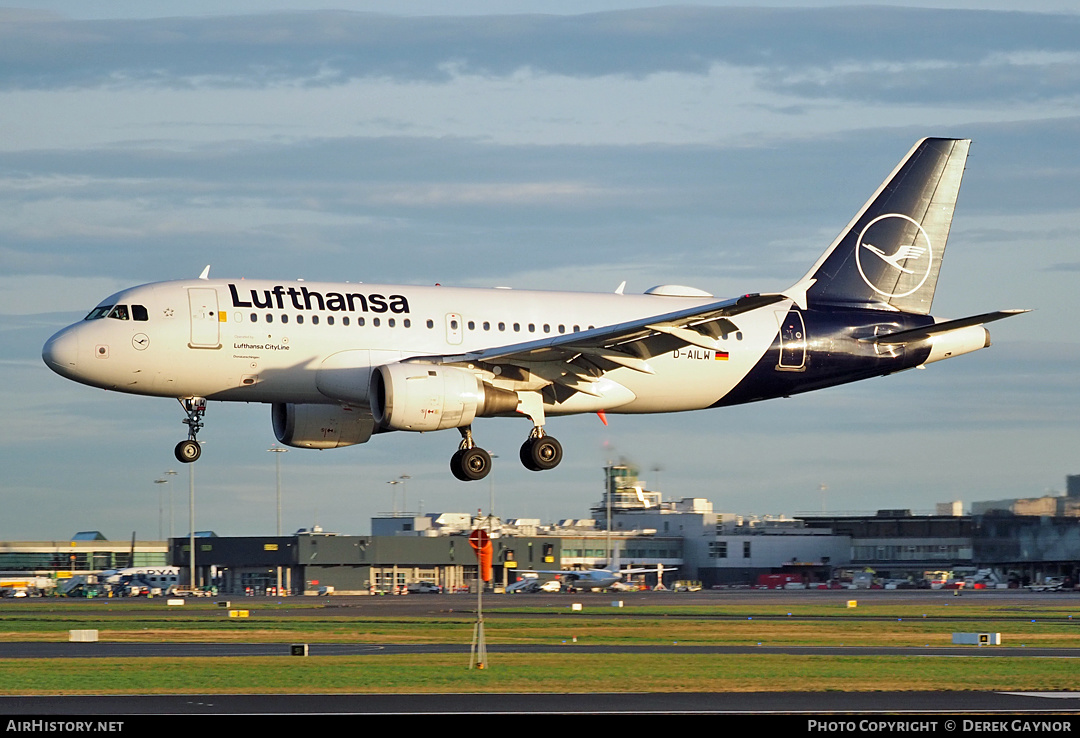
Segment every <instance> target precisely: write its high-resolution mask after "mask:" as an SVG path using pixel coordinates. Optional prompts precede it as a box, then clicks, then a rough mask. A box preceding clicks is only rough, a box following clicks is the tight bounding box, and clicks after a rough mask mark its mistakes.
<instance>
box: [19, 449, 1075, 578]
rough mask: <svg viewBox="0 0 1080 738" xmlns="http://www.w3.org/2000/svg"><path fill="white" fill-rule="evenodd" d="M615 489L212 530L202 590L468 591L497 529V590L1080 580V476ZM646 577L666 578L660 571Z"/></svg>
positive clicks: (94, 543)
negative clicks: (966, 504) (830, 508)
mask: <svg viewBox="0 0 1080 738" xmlns="http://www.w3.org/2000/svg"><path fill="white" fill-rule="evenodd" d="M605 480H606V484H605V492H604V496H603V498H602V500H601V502H600V503H599V504H598V505H597V506H596V507H594V508H593V510H592V512H593V514H594V518H592V519H586V520H564V521H560V523H558V524H555V525H541V524H540V521H538V520H522V519H517V520H506V521H502V520H499V519H494V520H486V519H483V518H474V517H472V516H469V515H467V514H462V513H448V514H429V515H411V514H405V513H398V514H394V515H391V516H387V517H381V518H375V519H373V520H372V533H373V535H370V536H349V535H337V534H331V533H326V532H323V531H320V530H317V529H316V530H311V531H298V532H297V534H295V535H291V536H267V537H217V536H214V535H213V534H199V535H198V537H197V538H196V568H197V573H198V575H199V576H198V581H199V582H207V581H211V580H213V581H214V582H215V583H216V584H217V585H218V586H219V589H220V591H222V592H223V593H231V594H244V593H250V594H262V593H267V592H269V591H274V590H276V588H277V587H278V586H280V587H281V591H282V592H289V593H294V594H318V593H323V592H328V591H333V592H336V593H342V594H343V593H354V592H355V593H370V592H372V591H390V590H392V589H394V588H395V587H399V586H401V585H407V584H409V583H413V582H419V581H428V582H433V583H437V584H439V585H441V586H442V587H444V589H445V590H446V591H454V590H456V589H461V588H464V587H467V586H469V585H470V583H471V582H472V581H473V580H474V579H475V576H476V575H475V571H476V562H475V558H474V556H473V553H472V550H471V548H470V547H469V545H468V540H467V536H468V533H469V532H470V531H471V530H472V529H473V528H475V527H490V528H491V529H492V533H493V543H494V554H495V556H494V565H495V584H496V586H501V585H504V584H506V583H508V582H512V581H514V580H515V579H516V578H517V576H518V574H517V572H519V571H521V570H527V569H544V570H555V569H569V568H583V569H584V568H591V567H594V566H605V565H609V564H610V563H611V560H612V559H614V558H615V556H617V557H618V559H619V561H620V564H621V565H622V566H623V567H627V566H630V565H633V566H638V567H656V566H657V565H662V566H663V570H664V574H663V580H664V583H665V584H667V585H668V586H670V585H671V584H672V582H674V581H675V580H678V579H682V580H687V579H689V580H699V581H701V582H702V584H703V585H704V586H706V587H709V586H725V585H728V586H739V585H748V584H753V583H754V582H755V581H756V580H757V578H758V576H759V575H761V574H786V575H789V576H790V577H792V578H794V579H795V580H796V581H798V582H802V583H805V584H808V585H813V584H815V583H823V582H828V581H830V580H831V579H833V578H835V577H836V576H837V575H838V573H839V572H842V571H845V570H846V571H854V570H858V571H862V570H865V569H872V570H873V571H874V572H875V573H876V576H877V577H878V578H880V579H890V578H891V579H894V580H902V579H906V578H908V577H912V578H919V577H921V576H922V575H923V574H924V573H925V572H927V571H952V572H955V573H956V574H957V575H963V574H966V573H974V572H976V571H977V570H979V569H990V570H994V571H995V572H996V573H997V581H998V582H999V583H1001V584H1002V585H1006V584H1012V585H1013V586H1017V585H1020V584H1026V583H1029V582H1040V581H1042V580H1043V579H1044V578H1045V577H1049V576H1061V577H1066V578H1070V579H1071V580H1072V581H1073V582H1076V581H1077V580H1078V574H1080V572H1078V568H1080V475H1078V476H1071V477H1069V478H1068V479H1067V492H1066V493H1065V494H1064V495H1048V496H1044V497H1040V498H1033V499H1014V500H997V501H992V502H984V503H979V502H976V503H974V504H973V505H972V509H973V510H974V511H975V514H974V515H963V514H960V513H961V511H960V505H959V504H958V503H949V504H947V505H944V506H939V510H938V511H937V514H934V515H913V514H911V513H910V512H909V511H907V510H881V511H878V513H877V514H875V515H824V514H816V515H802V516H800V517H799V518H798V519H789V518H744V517H740V516H736V515H732V514H729V513H714V512H713V511H712V505H711V503H709V502H708V501H707V500H704V499H702V498H686V499H683V500H679V501H675V502H664V501H662V499H661V495H660V493H658V492H652V491H648V490H646V488H645V483H644V482H642V481H639V480H638V477H637V470H636V469H634V468H633V467H632V466H631V465H629V464H626V463H619V464H611V465H609V466H608V467H607V468H606V469H605ZM608 501H610V502H611V514H610V521H611V525H610V531H608V530H607V529H606V528H607V521H608V519H609V518H608V507H607V505H608ZM188 546H189V539H188V538H174V539H171V540H170V541H162V542H133V543H131V544H129V543H127V542H109V541H106V540H104V538H103V537H102V536H100V534H96V535H95V534H89V535H87V534H80V535H78V536H76V538H75V539H73V540H71V541H39V542H22V543H19V542H0V572H10V573H13V574H14V573H24V574H25V573H28V572H33V573H35V574H39V575H44V576H53V577H55V576H56V575H57V573H58V572H59V573H61V574H64V573H67V572H71V573H76V574H79V573H91V572H94V571H101V570H104V569H110V568H121V567H124V566H132V565H134V566H155V565H156V566H161V565H165V564H173V565H176V566H181V567H186V566H187V563H188V550H189V549H188ZM605 551H610V552H611V553H610V554H606V553H605ZM279 571H280V576H281V580H280V585H279V584H278V581H279V580H278V575H279ZM642 578H643V579H644V583H646V584H649V585H655V584H656V578H657V577H656V574H655V573H651V574H647V575H644V576H643V577H642ZM272 588H273V589H272Z"/></svg>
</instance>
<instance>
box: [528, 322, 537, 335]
mask: <svg viewBox="0 0 1080 738" xmlns="http://www.w3.org/2000/svg"><path fill="white" fill-rule="evenodd" d="M529 333H536V324H535V323H529Z"/></svg>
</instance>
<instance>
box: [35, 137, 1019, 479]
mask: <svg viewBox="0 0 1080 738" xmlns="http://www.w3.org/2000/svg"><path fill="white" fill-rule="evenodd" d="M969 144H970V141H968V140H957V139H942V138H926V139H923V140H921V141H919V142H918V143H916V144H915V146H914V147H913V148H912V149H911V151H910V152H909V153H908V154H907V156H905V157H904V158H903V160H902V161H901V162H900V164H899V165H898V166H897V167H896V169H895V170H894V171H893V172H892V174H890V175H889V177H888V178H887V179H886V180H885V182H884V183H882V185H881V187H880V188H879V189H878V190H877V192H875V193H874V195H873V196H872V197H871V198H870V199H869V200H868V201H867V202H866V204H865V205H863V207H862V209H861V210H859V212H858V213H857V214H856V215H855V217H854V218H853V219H852V220H851V222H850V223H848V225H847V227H846V228H844V229H843V231H841V233H840V235H839V236H838V237H837V238H836V240H835V241H833V243H832V245H830V246H829V248H828V249H827V250H826V251H825V253H824V254H822V256H821V257H820V258H819V259H818V260H817V262H816V263H815V264H814V265H813V266H812V267H811V268H810V271H809V272H807V274H806V275H805V276H804V277H803V278H802V279H800V280H798V281H797V282H796V283H795V284H794V285H793V286H792V287H790V288H789V289H787V290H785V291H783V292H779V293H765V294H762V293H751V294H745V295H742V296H741V297H737V298H734V299H729V300H718V299H716V298H715V297H713V296H712V295H710V294H709V293H707V292H703V291H702V290H699V289H695V288H692V287H684V286H681V285H660V286H657V287H653V288H651V289H649V290H647V291H646V292H645V293H644V294H642V295H626V294H623V288H622V286H620V287H619V289H618V290H616V291H615V292H614V293H580V292H542V291H525V290H511V289H489V290H483V289H461V288H451V287H441V286H438V285H436V286H431V287H425V286H414V285H378V284H364V283H349V282H344V283H309V282H304V281H295V282H285V281H264V280H239V279H223V280H211V279H210V278H209V269H210V268H209V267H207V268H206V269H205V270H204V271H203V273H202V275H201V276H200V277H199V278H198V279H189V280H177V281H172V282H158V283H154V284H147V285H143V286H140V287H133V288H131V289H126V290H123V291H121V292H118V293H116V294H114V295H111V296H109V297H107V298H105V299H104V300H102V301H101V303H100V304H99V305H98V306H97V307H95V308H94V309H93V310H91V311H90V313H89V315H87V316H86V318H85V319H84V320H82V321H80V322H79V323H76V324H74V325H71V326H69V327H67V328H65V329H63V330H61V331H60V332H58V333H57V334H56V335H54V336H53V337H52V338H50V339H49V340H48V342H47V343H46V344H45V346H44V348H43V350H42V357H43V359H44V361H45V363H46V364H47V365H48V366H49V368H50V369H52V370H53V371H55V372H56V373H58V374H60V375H62V376H64V377H67V378H69V379H72V380H75V381H77V382H82V383H83V384H88V385H91V386H94V387H100V388H103V389H107V390H114V391H118V392H128V393H133V394H141V395H152V396H157V397H173V398H176V399H178V400H179V401H180V403H181V405H182V407H183V409H184V412H185V413H186V418H185V419H184V421H183V422H184V423H185V424H186V425H187V427H188V434H187V435H188V437H187V439H186V440H183V441H181V442H180V443H178V444H177V446H176V449H175V454H176V457H177V459H179V460H180V461H182V462H192V461H195V460H196V459H198V458H199V456H200V454H201V453H202V450H201V446H200V445H199V441H198V438H197V436H198V433H199V431H200V430H201V429H202V428H203V419H204V416H205V413H206V407H207V401H208V400H216V401H223V402H261V403H267V404H270V405H271V408H272V410H271V417H272V423H273V428H274V433H275V435H276V436H277V439H278V441H280V442H281V443H283V444H286V445H289V446H296V447H301V448H315V449H328V448H337V447H340V446H351V445H354V444H360V443H366V442H367V441H368V440H369V439H370V438H371V436H372V435H373V434H377V433H384V432H389V431H414V432H426V431H435V430H443V429H450V428H456V429H457V430H458V431H459V432H460V434H461V441H460V443H459V444H458V446H457V450H456V452H455V453H454V454H453V457H452V458H451V461H450V468H451V471H452V472H453V474H454V476H456V477H457V478H458V479H461V480H464V481H468V480H476V479H482V478H483V477H485V476H486V475H487V474H488V472H489V471H490V470H491V456H490V454H489V453H488V452H487V451H485V450H484V449H483V448H481V447H480V446H478V445H477V443H476V441H475V439H474V435H473V422H474V421H475V419H476V418H487V417H495V416H504V417H518V418H526V419H528V420H529V421H531V430H530V431H529V433H528V437H527V438H526V440H525V442H524V443H523V444H522V446H521V448H520V451H519V458H520V460H521V463H522V464H523V465H524V466H525V467H526V468H528V469H531V470H533V471H541V470H545V469H552V468H554V467H555V466H557V465H558V464H559V462H560V461H561V460H562V456H563V450H562V446H561V445H560V444H559V442H558V441H557V440H556V439H555V438H553V437H552V436H550V435H548V433H547V430H546V423H547V418H548V417H549V416H557V415H567V414H573V413H591V412H596V413H600V414H601V417H602V418H604V417H605V414H615V413H627V414H631V413H666V412H678V411H687V410H701V409H704V408H713V407H722V406H727V405H736V404H740V403H747V402H754V401H757V400H765V399H770V398H776V397H785V396H789V395H794V394H798V393H801V392H808V391H811V390H816V389H821V388H824V387H831V386H835V385H839V384H844V383H846V382H853V381H856V380H860V379H867V378H870V377H877V376H883V375H887V374H892V373H894V372H898V371H902V370H905V369H911V368H914V367H923V366H925V365H927V364H930V363H933V362H935V361H940V360H942V359H948V358H951V357H954V356H959V355H961V354H966V353H969V352H972V351H976V350H978V349H981V348H985V347H987V346H989V345H990V335H989V333H988V332H987V331H986V329H985V328H984V327H983V324H984V323H989V322H991V321H995V320H1000V319H1002V318H1006V317H1009V316H1011V315H1015V314H1017V313H1020V312H1026V311H1023V310H1002V311H998V312H990V313H983V314H980V315H974V316H971V317H967V318H961V319H959V320H939V319H936V318H934V317H932V316H930V314H929V312H930V307H931V303H932V301H933V297H934V291H935V288H936V286H937V280H938V271H939V269H940V267H941V260H942V256H943V254H944V252H945V243H946V240H947V238H948V235H949V230H950V227H951V224H952V218H953V210H954V207H955V205H956V197H957V193H958V191H959V188H960V180H961V177H962V175H963V172H964V164H965V162H966V160H967V155H968V148H969ZM605 422H606V421H605Z"/></svg>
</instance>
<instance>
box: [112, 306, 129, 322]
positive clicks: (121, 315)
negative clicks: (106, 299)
mask: <svg viewBox="0 0 1080 738" xmlns="http://www.w3.org/2000/svg"><path fill="white" fill-rule="evenodd" d="M109 317H110V318H115V319H116V320H127V319H128V309H127V305H117V306H116V307H114V308H113V309H112V312H111V313H109Z"/></svg>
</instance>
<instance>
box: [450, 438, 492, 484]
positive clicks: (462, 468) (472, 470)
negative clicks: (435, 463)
mask: <svg viewBox="0 0 1080 738" xmlns="http://www.w3.org/2000/svg"><path fill="white" fill-rule="evenodd" d="M450 471H451V472H453V474H454V476H455V477H457V478H458V479H460V480H461V481H463V482H475V481H476V480H478V479H483V478H484V477H486V476H487V475H488V473H489V472H490V471H491V454H489V453H488V452H487V451H485V450H484V449H482V448H479V447H476V446H474V447H472V448H464V449H460V450H458V452H457V453H455V454H454V455H453V456H451V457H450Z"/></svg>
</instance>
